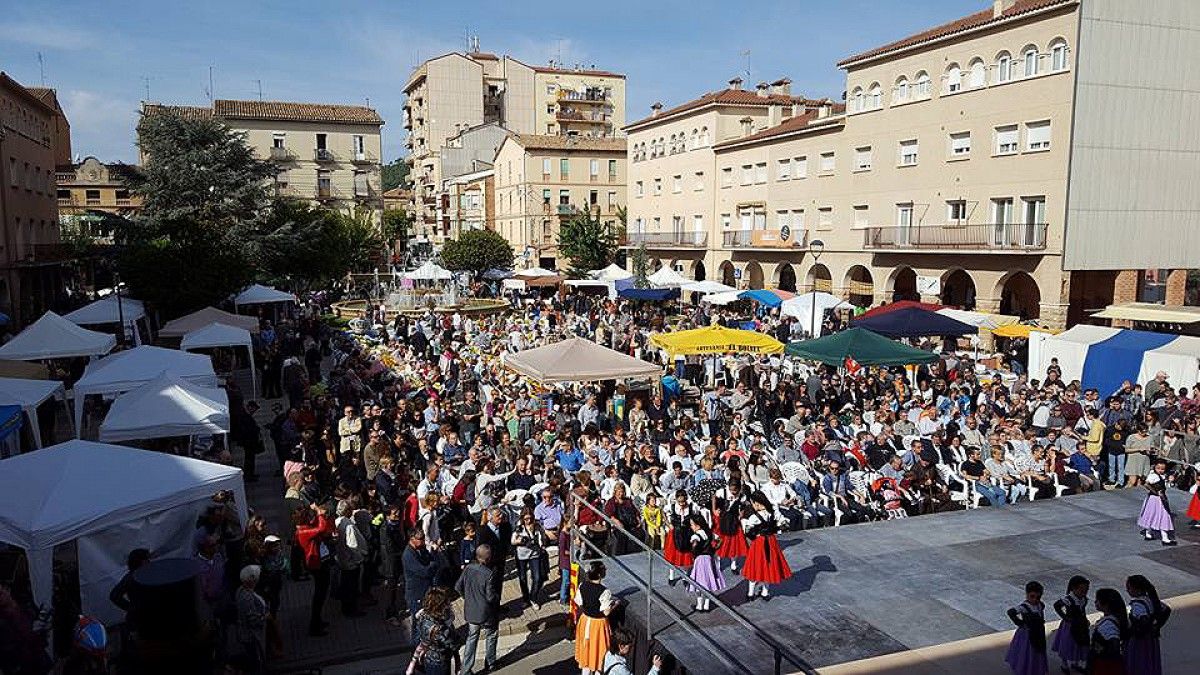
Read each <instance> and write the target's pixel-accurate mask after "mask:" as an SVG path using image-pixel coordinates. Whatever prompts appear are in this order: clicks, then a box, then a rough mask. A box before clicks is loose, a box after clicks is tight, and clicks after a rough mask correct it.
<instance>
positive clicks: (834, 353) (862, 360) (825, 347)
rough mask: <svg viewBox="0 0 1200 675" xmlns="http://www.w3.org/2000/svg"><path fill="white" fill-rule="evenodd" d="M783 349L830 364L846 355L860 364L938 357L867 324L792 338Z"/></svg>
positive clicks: (904, 362)
mask: <svg viewBox="0 0 1200 675" xmlns="http://www.w3.org/2000/svg"><path fill="white" fill-rule="evenodd" d="M784 351H785V352H786V353H787V354H790V355H791V356H799V357H800V358H802V359H808V360H810V361H820V362H821V363H826V364H829V365H831V366H840V365H842V364H844V363H845V362H846V357H850V358H852V359H854V360H855V361H856V362H858V364H859V365H863V366H907V365H911V364H914V363H931V362H933V361H937V360H938V355H937V354H934V353H933V352H927V351H925V350H924V349H917V348H916V347H909V346H907V345H902V344H900V343H899V342H896V341H895V340H889V339H887V338H885V337H883V336H882V335H879V334H878V333H872V332H871V331H869V330H867V329H866V328H850V329H848V330H844V331H842V332H840V333H834V334H833V335H827V336H825V337H822V338H817V339H815V340H803V341H800V342H792V343H790V344H788V346H787V347H786V348H785V350H784Z"/></svg>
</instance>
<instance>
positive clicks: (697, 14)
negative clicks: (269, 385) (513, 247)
mask: <svg viewBox="0 0 1200 675" xmlns="http://www.w3.org/2000/svg"><path fill="white" fill-rule="evenodd" d="M988 6H990V2H989V0H833V1H830V0H791V1H790V2H784V1H780V2H776V1H765V0H743V2H740V3H739V2H715V1H711V0H691V1H688V2H682V1H678V0H640V1H627V0H607V2H597V1H591V2H588V1H584V2H573V1H564V0H553V1H551V0H512V1H510V2H495V1H493V2H486V1H473V2H447V3H444V4H443V3H435V2H414V1H412V0H391V1H389V2H383V1H374V2H367V1H365V0H364V1H357V0H337V1H335V2H318V1H315V0H291V1H287V2H279V1H276V0H248V1H247V0H242V1H240V2H231V1H228V0H206V1H205V2H182V1H178V2H177V1H168V2H162V1H161V0H160V1H155V2H143V1H128V2H121V1H118V2H111V3H98V2H94V1H77V0H55V1H54V2H53V3H51V2H48V1H47V0H26V1H25V2H21V3H9V6H8V7H7V8H6V9H5V11H4V12H3V13H2V14H0V70H3V71H5V72H7V73H8V74H9V75H10V76H12V77H13V78H14V79H16V80H17V81H18V82H22V83H24V84H27V85H31V86H37V85H39V84H40V83H41V82H42V81H43V72H44V81H45V84H46V86H51V87H54V88H56V89H57V90H58V95H59V100H60V102H61V103H62V105H63V107H64V108H65V110H66V113H67V117H68V119H69V120H70V122H71V130H72V146H73V152H74V153H75V154H76V155H80V156H87V155H94V156H96V157H98V158H100V159H101V161H105V162H114V161H125V162H131V161H134V160H135V159H136V157H137V152H136V149H135V147H134V133H133V129H134V125H135V123H136V119H137V110H138V108H139V105H140V102H141V101H143V100H150V101H154V102H159V103H169V104H184V105H205V104H207V103H208V98H209V95H208V82H209V70H210V68H211V71H212V84H213V86H212V94H213V97H214V98H234V99H238V98H241V99H257V98H259V91H260V88H261V92H262V98H263V99H264V100H277V101H303V102H314V103H349V104H363V105H365V104H367V103H368V101H369V104H370V105H371V106H372V107H374V108H376V109H377V110H378V111H379V113H380V115H381V116H382V117H383V119H384V121H385V122H386V123H387V124H386V125H385V126H384V127H383V146H384V153H383V154H384V158H385V160H391V159H394V158H396V157H398V156H400V155H401V154H402V151H403V145H404V129H403V118H402V111H401V108H402V106H403V103H404V93H403V91H402V90H403V87H404V82H405V80H406V79H407V78H408V75H409V74H410V73H411V71H412V69H413V67H414V66H415V65H416V64H417V63H419V62H420V61H422V60H425V59H427V58H430V57H432V56H437V55H439V54H444V53H446V52H450V51H456V50H457V51H463V50H465V49H466V46H467V36H468V35H471V36H477V37H478V38H479V45H480V49H481V50H483V51H488V52H493V53H496V54H509V55H511V56H513V57H515V58H518V59H520V60H522V61H524V62H526V63H533V64H544V63H546V62H547V61H549V60H550V59H555V60H556V61H561V62H562V63H565V64H567V65H569V66H570V65H574V64H575V63H579V64H582V65H585V66H592V65H595V67H597V68H600V69H604V70H613V71H617V72H621V73H624V74H625V75H626V77H627V79H626V98H627V106H628V107H627V110H626V118H627V119H628V120H635V119H640V118H641V117H644V116H646V115H648V114H649V111H650V104H652V103H653V102H655V101H662V102H663V104H664V105H666V106H667V107H670V106H672V105H675V104H678V103H682V102H684V101H687V100H690V99H692V98H695V97H697V96H699V95H701V94H703V93H705V92H708V91H712V90H714V89H718V88H721V87H723V86H725V83H726V81H727V80H729V79H730V78H731V77H733V76H735V75H740V76H741V77H743V79H745V80H746V81H747V83H748V85H747V86H752V84H753V83H755V82H759V81H768V82H769V81H772V80H776V79H778V78H780V77H788V78H790V79H791V80H792V92H793V93H794V94H803V95H805V96H808V97H811V98H820V97H824V96H829V97H830V98H833V99H834V100H840V98H841V96H842V92H843V90H844V88H845V79H844V73H843V72H842V71H840V70H838V68H837V66H836V65H835V64H836V63H837V61H839V60H841V59H843V58H845V57H847V56H849V55H851V54H854V53H857V52H859V51H863V50H865V49H869V48H871V47H875V46H878V45H881V44H885V43H887V42H890V41H892V40H895V39H898V38H901V37H904V36H906V35H909V34H911V33H914V32H917V31H919V30H922V29H924V28H928V27H931V26H934V25H937V24H940V23H943V22H946V21H950V20H952V19H956V18H959V17H961V16H965V15H967V14H970V13H972V12H976V11H979V10H981V9H984V8H986V7H988ZM747 52H749V54H748V55H747ZM39 53H40V54H41V59H42V65H41V66H39V62H38V55H39ZM747 67H748V68H749V77H746V71H747ZM147 88H148V89H149V95H148V96H147Z"/></svg>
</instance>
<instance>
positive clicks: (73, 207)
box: [55, 156, 142, 243]
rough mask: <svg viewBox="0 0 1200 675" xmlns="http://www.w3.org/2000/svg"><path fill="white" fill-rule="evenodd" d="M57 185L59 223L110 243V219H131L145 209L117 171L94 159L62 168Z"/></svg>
mask: <svg viewBox="0 0 1200 675" xmlns="http://www.w3.org/2000/svg"><path fill="white" fill-rule="evenodd" d="M55 183H56V186H55V187H56V190H55V194H56V197H57V201H58V220H59V223H60V224H61V225H63V226H66V225H71V226H78V227H79V228H80V229H81V231H83V232H86V233H87V234H89V235H91V236H93V237H96V238H98V239H100V240H101V241H105V242H107V243H112V236H113V232H112V229H111V227H110V226H109V223H110V222H111V219H110V218H109V216H116V217H118V218H129V217H131V216H133V214H135V213H136V212H137V210H138V208H139V207H141V205H142V199H141V197H139V196H138V195H135V194H131V193H130V192H129V188H127V187H125V185H124V183H122V182H121V180H120V178H119V177H118V175H117V171H116V169H115V168H113V167H111V166H109V165H108V164H105V163H104V162H101V161H100V160H98V159H96V158H95V157H90V156H89V157H85V158H84V160H83V161H82V162H79V163H77V164H67V165H66V166H63V165H59V166H58V167H57V169H56V170H55Z"/></svg>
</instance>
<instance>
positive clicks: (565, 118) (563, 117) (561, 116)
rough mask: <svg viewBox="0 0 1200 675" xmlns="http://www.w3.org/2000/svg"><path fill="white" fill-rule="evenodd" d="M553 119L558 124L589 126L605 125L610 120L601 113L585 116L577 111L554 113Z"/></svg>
mask: <svg viewBox="0 0 1200 675" xmlns="http://www.w3.org/2000/svg"><path fill="white" fill-rule="evenodd" d="M554 118H555V119H556V120H558V121H559V122H584V123H589V124H607V123H608V122H609V121H610V120H609V118H608V116H607V115H605V114H603V113H591V114H587V115H585V114H584V113H582V112H580V111H578V110H559V111H558V112H557V113H555V115H554Z"/></svg>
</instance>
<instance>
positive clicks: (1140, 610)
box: [1125, 574, 1171, 675]
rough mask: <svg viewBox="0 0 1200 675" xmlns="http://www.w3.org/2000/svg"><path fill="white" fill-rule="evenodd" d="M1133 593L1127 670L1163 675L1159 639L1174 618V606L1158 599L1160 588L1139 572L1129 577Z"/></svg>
mask: <svg viewBox="0 0 1200 675" xmlns="http://www.w3.org/2000/svg"><path fill="white" fill-rule="evenodd" d="M1125 590H1126V591H1128V592H1129V598H1130V599H1129V642H1128V643H1126V645H1125V672H1126V673H1128V674H1129V675H1162V673H1163V665H1162V652H1161V650H1160V649H1159V644H1158V638H1159V634H1160V633H1161V632H1162V627H1163V626H1164V625H1165V624H1166V623H1167V619H1169V618H1170V617H1171V608H1170V607H1168V606H1166V605H1165V604H1163V603H1162V602H1161V601H1159V599H1158V589H1156V588H1154V584H1152V583H1150V580H1149V579H1147V578H1146V577H1144V576H1142V575H1140V574H1135V575H1133V576H1131V577H1129V578H1128V579H1126V580H1125Z"/></svg>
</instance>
